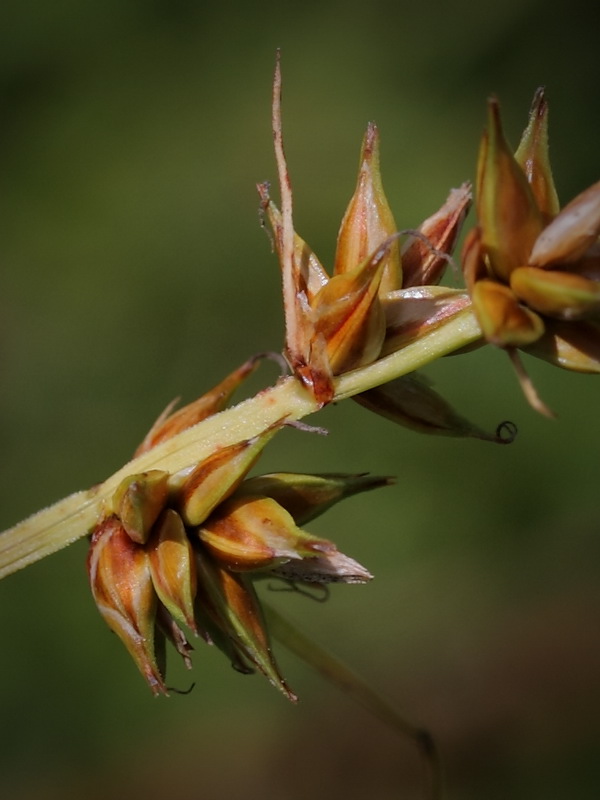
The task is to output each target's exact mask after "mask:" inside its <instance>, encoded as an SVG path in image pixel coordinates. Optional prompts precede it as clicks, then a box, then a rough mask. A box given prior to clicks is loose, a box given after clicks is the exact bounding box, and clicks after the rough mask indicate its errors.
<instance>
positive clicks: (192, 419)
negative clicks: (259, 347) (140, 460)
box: [134, 358, 259, 456]
mask: <svg viewBox="0 0 600 800" xmlns="http://www.w3.org/2000/svg"><path fill="white" fill-rule="evenodd" d="M258 363H259V361H258V359H257V358H250V359H248V361H245V362H244V363H243V364H242V365H241V366H240V367H238V368H237V369H236V370H234V371H233V372H232V373H231V374H230V375H228V376H227V377H226V378H224V379H223V380H222V381H221V382H220V383H218V384H217V385H216V386H215V387H214V388H213V389H211V390H210V391H209V392H207V393H206V394H204V395H202V397H199V398H198V399H197V400H195V401H194V402H193V403H190V404H189V405H187V406H184V407H183V408H180V409H179V410H178V411H175V412H173V413H171V410H172V408H173V405H174V404H175V402H177V401H174V402H173V403H170V404H169V405H168V406H167V408H166V409H165V411H163V413H162V414H161V415H160V416H159V418H158V419H157V420H156V422H155V423H154V425H153V426H152V428H151V429H150V431H149V432H148V433H147V434H146V436H145V438H144V441H143V442H142V443H141V444H140V446H139V447H138V449H137V450H136V451H135V454H134V455H135V456H139V455H141V454H142V453H146V452H147V451H148V450H151V449H152V448H153V447H155V446H156V445H157V444H159V442H163V441H165V440H166V439H170V438H171V437H172V436H175V434H177V433H181V431H184V430H186V429H187V428H191V427H192V425H196V424H197V423H198V422H201V421H202V420H203V419H206V418H207V417H210V416H212V415H213V414H216V413H217V412H218V411H222V410H223V409H224V408H225V406H226V405H227V404H228V403H229V401H230V400H231V396H232V395H233V393H234V392H235V390H236V389H237V388H238V387H239V386H240V385H241V384H242V383H243V382H244V380H245V379H246V378H247V377H248V376H249V375H251V374H252V373H253V372H254V370H255V369H256V367H257V365H258Z"/></svg>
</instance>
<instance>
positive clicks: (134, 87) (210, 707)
mask: <svg viewBox="0 0 600 800" xmlns="http://www.w3.org/2000/svg"><path fill="white" fill-rule="evenodd" d="M588 9H589V4H583V3H582V2H570V3H568V4H564V5H563V4H558V3H555V4H548V3H541V2H531V1H530V2H523V0H521V1H520V2H517V1H516V0H506V1H505V2H503V3H491V2H484V3H480V4H479V5H477V6H474V5H473V3H472V2H470V0H469V1H467V0H464V1H463V2H450V3H445V4H439V7H438V6H437V5H436V4H433V5H432V4H423V3H410V4H409V3H403V2H400V3H392V2H373V3H360V4H359V3H354V2H337V3H327V2H320V3H311V2H305V3H302V4H300V3H298V4H276V3H273V2H270V0H267V2H262V3H260V4H258V3H256V4H254V3H241V2H238V3H234V2H230V3H221V4H218V5H217V4H213V5H208V6H207V5H205V4H201V3H198V2H191V0H187V1H186V0H177V1H176V2H169V0H154V2H151V1H148V2H141V1H140V2H133V1H131V2H115V1H114V0H113V2H106V0H87V2H81V1H80V0H79V1H78V2H75V0H71V1H70V2H69V0H63V2H55V3H47V2H34V0H32V1H31V2H24V3H20V2H16V0H12V1H11V2H5V3H3V5H2V10H1V11H0V87H1V92H2V104H3V112H2V117H1V118H2V123H1V129H2V144H1V146H0V159H1V162H2V164H1V169H0V174H1V176H2V179H1V186H2V191H1V193H0V194H1V197H2V208H1V214H0V218H1V220H2V225H1V238H0V242H1V244H0V257H1V260H2V270H1V278H0V281H1V283H0V363H1V367H2V371H1V375H2V380H1V382H0V442H1V448H2V455H3V470H2V489H1V503H0V509H1V512H0V527H1V528H5V527H8V526H10V525H11V524H13V523H14V522H16V521H17V520H18V519H20V518H22V517H24V516H26V515H27V514H29V513H31V512H33V511H35V510H37V509H38V508H39V507H41V506H43V505H45V504H48V503H50V502H52V501H54V500H55V499H58V498H59V497H61V496H63V495H65V494H68V493H70V492H71V491H74V490H75V489H78V488H83V487H86V486H88V485H91V484H93V483H95V482H97V481H100V480H102V479H103V478H104V477H106V476H107V475H108V474H110V473H111V472H112V471H114V469H116V468H117V467H118V466H120V464H121V463H122V462H123V461H124V460H125V459H127V458H128V457H129V455H130V453H131V452H132V450H133V449H134V448H135V446H136V445H137V443H138V442H139V441H140V440H141V438H142V437H143V435H144V433H145V431H146V429H147V428H148V427H149V425H150V424H151V422H152V421H153V419H154V417H155V416H156V415H157V414H158V412H159V411H160V410H161V409H162V408H163V407H164V406H165V405H166V404H167V402H169V401H170V400H171V399H172V398H173V397H174V396H177V395H181V396H182V398H183V399H184V400H190V399H192V398H193V397H195V396H196V395H198V394H199V393H201V392H202V391H203V390H205V389H206V388H208V387H209V386H210V385H212V383H214V382H216V381H217V380H218V379H219V378H220V377H221V376H222V375H223V374H224V373H225V372H227V371H229V370H230V369H231V368H233V367H234V366H236V365H237V364H238V363H240V362H241V361H242V360H244V359H245V358H246V357H247V356H248V355H249V354H251V353H252V352H257V351H261V350H264V349H267V348H271V349H277V348H279V347H280V346H281V340H282V318H281V317H282V315H281V310H280V307H279V286H278V282H279V277H278V267H277V264H276V260H275V258H274V256H273V255H272V254H271V252H270V247H269V242H268V240H267V238H266V236H265V235H264V233H263V232H262V231H261V230H260V228H259V225H258V216H257V207H258V202H257V197H256V194H255V190H254V184H255V183H256V182H257V181H262V180H265V179H270V180H273V181H274V180H275V168H274V163H273V157H272V153H271V133H270V107H269V104H270V81H271V74H272V68H273V62H274V51H275V48H276V47H277V46H280V47H281V48H282V50H283V70H284V125H285V135H286V143H287V154H288V159H289V163H290V169H291V173H292V180H293V183H294V190H295V204H296V223H297V227H298V228H299V230H300V232H301V233H302V235H303V236H305V237H306V238H307V239H308V241H309V242H310V243H311V244H312V245H313V247H314V248H315V250H317V252H318V253H319V254H320V255H321V257H322V259H323V261H324V262H325V263H330V262H331V258H332V255H333V251H334V246H335V236H336V233H337V227H338V224H339V220H340V218H341V215H342V213H343V210H344V207H345V205H346V202H347V200H348V198H349V196H350V193H351V192H352V189H353V184H354V180H355V169H356V166H357V159H358V151H359V146H360V139H361V136H362V133H363V129H364V127H365V125H366V122H367V121H368V120H369V119H371V118H373V119H375V120H376V121H377V122H378V124H379V126H380V129H381V136H382V166H383V177H384V183H385V187H386V191H387V194H388V197H389V199H390V203H391V205H392V207H393V209H394V212H395V215H396V219H397V221H398V224H399V225H400V226H401V227H411V226H415V225H417V224H418V223H419V222H420V221H421V219H422V218H424V217H425V216H427V215H428V214H430V213H431V212H432V211H433V210H435V209H436V208H437V206H438V205H439V204H440V203H441V201H442V199H443V198H444V197H445V195H446V193H447V191H448V189H449V188H450V186H453V185H457V184H459V183H460V182H462V181H463V180H464V179H466V178H469V177H472V176H473V171H474V164H475V158H476V148H477V143H478V138H479V135H480V132H481V129H482V125H483V120H484V108H485V98H486V96H487V95H488V94H489V93H491V92H495V93H497V94H498V96H499V97H500V98H501V102H502V106H503V113H504V117H505V120H506V127H507V131H508V134H509V136H510V137H511V139H512V141H513V142H515V143H516V140H517V138H518V136H519V133H520V131H521V129H522V127H523V126H524V124H525V120H526V114H527V109H528V105H529V101H530V98H531V96H532V94H533V91H534V89H535V88H536V86H538V85H539V84H542V83H543V84H545V85H546V87H547V91H548V95H549V98H550V103H551V142H552V157H553V163H554V168H555V173H556V179H557V183H558V187H559V192H560V195H561V197H562V198H563V200H565V201H567V200H568V199H570V198H571V197H572V196H573V195H574V194H575V193H577V192H578V191H580V190H582V189H583V188H585V187H586V186H587V185H589V184H590V183H592V182H593V181H595V180H597V179H598V175H599V173H600V155H599V151H598V148H597V145H596V142H597V138H598V133H599V131H600V113H599V109H600V86H599V84H598V80H597V41H598V32H599V31H598V23H597V22H596V20H595V19H593V18H591V17H590V16H589V15H590V14H591V12H590V11H589V10H588ZM528 367H529V368H530V370H531V373H532V375H533V376H534V378H535V380H536V383H537V385H538V388H539V389H540V391H541V393H542V395H543V397H544V399H545V400H546V401H547V402H548V403H549V404H550V405H551V406H552V407H553V408H554V409H555V410H556V411H557V412H558V414H559V420H558V421H557V422H549V421H548V420H545V419H541V418H538V417H537V416H536V415H535V414H534V413H533V412H532V411H530V410H529V409H528V407H527V406H526V404H525V402H524V401H523V399H522V397H521V396H520V393H519V390H518V388H517V386H516V382H515V380H514V377H513V375H512V373H511V370H510V368H509V365H508V363H507V359H506V358H505V357H503V354H501V353H498V352H495V351H492V350H485V351H480V352H478V353H476V354H473V355H469V356H462V357H457V358H454V359H446V360H445V361H444V362H443V363H440V364H438V365H436V366H435V367H433V368H432V369H431V370H430V374H431V375H432V377H434V379H435V380H436V382H437V385H438V387H439V388H440V389H443V390H444V391H446V392H447V393H448V395H449V396H450V397H451V398H452V399H453V400H454V401H455V403H456V405H457V406H458V407H459V408H461V410H463V411H464V412H465V413H467V414H469V415H470V416H471V417H472V418H473V419H475V420H476V421H477V422H479V423H480V424H482V425H487V426H488V427H489V428H493V427H494V426H495V425H496V424H497V423H498V422H499V421H501V420H502V419H505V418H511V419H513V420H514V421H515V422H516V423H517V424H518V425H519V428H520V435H519V438H518V440H517V441H516V443H515V444H513V445H512V446H511V447H496V446H493V445H490V444H484V443H480V442H462V441H453V440H447V439H429V438H425V437H420V436H418V435H416V434H412V433H410V432H407V431H404V430H401V429H394V428H393V427H392V426H391V425H390V424H389V423H386V422H384V421H383V420H380V419H378V418H376V417H374V416H371V415H369V414H367V413H366V412H365V411H364V410H363V409H361V408H359V407H357V406H354V405H353V404H352V403H345V404H343V405H342V406H340V407H337V408H333V409H328V410H327V411H326V412H324V413H323V414H322V416H320V417H319V418H318V420H319V423H320V424H324V425H326V426H327V427H328V428H329V430H330V435H329V437H328V438H327V439H321V438H319V437H311V436H309V435H308V434H301V433H299V432H297V431H290V432H285V433H284V434H282V435H281V437H279V438H278V439H277V440H276V441H275V442H274V443H273V444H272V445H270V447H269V449H268V451H267V453H266V454H265V456H264V458H263V461H262V464H261V466H262V467H263V468H264V469H290V470H306V471H311V470H312V471H324V470H327V469H329V470H340V469H343V470H347V471H357V472H360V471H364V470H369V471H372V472H375V473H380V474H393V475H397V476H398V482H397V485H396V486H395V487H393V488H390V489H386V490H381V491H380V492H377V493H373V494H372V495H366V496H361V497H359V498H355V499H353V500H350V501H348V502H347V504H346V506H345V507H343V506H342V507H339V508H336V509H334V510H332V511H331V512H329V513H328V514H327V515H326V516H325V517H324V518H323V519H322V520H319V521H318V523H315V524H314V525H313V529H314V530H315V531H316V532H320V533H323V534H325V535H328V536H330V537H331V538H334V539H335V540H336V541H337V542H338V544H339V545H340V547H341V548H342V549H344V550H345V551H346V552H348V553H349V554H351V555H354V556H355V557H356V558H358V559H359V560H360V561H362V562H363V563H365V564H367V565H368V566H369V568H370V569H371V570H372V571H373V572H374V574H375V575H376V576H377V580H376V581H375V582H373V583H372V584H371V585H369V586H367V587H338V588H336V589H335V590H334V591H333V592H332V597H331V600H330V602H329V603H328V604H326V605H324V606H321V605H317V604H315V603H311V602H310V601H308V600H301V599H300V598H298V597H290V598H288V597H283V596H277V595H276V596H274V597H273V598H271V599H272V600H273V601H274V602H277V603H279V604H280V605H281V607H283V608H285V609H288V610H289V613H290V615H292V616H293V617H294V618H295V619H297V620H298V621H299V622H300V624H301V625H302V626H303V628H304V629H305V630H307V631H310V632H312V633H313V634H314V636H315V638H317V639H319V640H320V641H322V642H325V643H327V644H329V645H330V646H331V647H332V648H333V649H334V650H335V651H337V652H338V653H340V654H341V655H343V656H345V657H346V658H347V659H348V660H349V661H350V662H351V663H352V664H353V665H355V666H356V667H357V668H358V669H359V670H360V671H362V673H363V674H364V675H365V677H366V678H367V679H368V680H369V681H371V682H372V684H373V685H374V686H377V687H378V688H380V689H381V690H382V691H383V692H384V693H386V694H388V695H389V696H390V698H391V699H392V700H393V701H394V702H395V703H396V704H397V705H399V706H400V707H401V708H403V709H405V711H406V713H407V714H408V715H409V716H410V717H412V718H414V719H415V720H419V721H420V722H421V723H422V724H423V725H426V726H427V727H428V728H429V729H431V730H432V732H433V733H434V734H435V735H436V736H437V738H438V740H439V743H440V746H441V748H442V751H443V753H444V756H445V760H446V766H447V778H448V797H449V798H451V800H476V798H477V799H479V798H483V797H485V798H486V800H487V799H489V798H507V797H510V798H523V799H525V798H527V799H528V800H530V799H531V798H544V799H545V800H547V799H548V798H561V799H562V798H565V799H566V798H573V797H577V798H578V799H579V800H580V799H581V798H592V797H596V796H597V791H598V785H600V768H599V767H598V763H599V758H600V752H599V749H598V746H597V739H598V734H599V733H600V730H599V726H598V718H599V716H600V704H599V703H598V696H599V694H600V693H599V692H598V674H599V672H600V641H599V636H598V627H597V624H596V623H597V615H598V602H599V599H600V598H599V593H598V588H597V586H598V578H599V577H600V569H599V567H598V556H599V555H600V547H599V545H598V507H597V506H598V471H597V458H596V451H597V447H598V442H600V422H599V420H598V417H596V415H595V411H596V408H597V405H598V398H599V392H600V387H599V386H598V384H597V379H596V378H593V377H584V376H577V375H570V374H567V373H562V372H559V371H558V370H553V369H551V368H550V367H548V366H546V365H544V364H541V363H538V362H528ZM264 370H265V371H264V379H265V382H269V381H271V380H272V379H273V378H274V371H273V369H272V368H269V367H268V366H267V367H265V368H264ZM257 385H258V384H257ZM85 551H86V547H85V544H84V543H83V542H80V543H78V544H76V545H74V546H72V547H71V548H70V549H68V550H66V551H64V552H62V553H59V554H57V555H55V556H53V557H51V558H49V559H47V560H46V561H44V562H42V563H40V564H38V565H36V566H34V567H31V568H30V569H27V570H26V571H25V572H23V573H20V574H17V575H15V576H12V577H11V578H9V579H7V580H6V581H4V582H2V583H1V584H0V632H1V635H2V639H3V642H4V644H3V648H2V657H1V659H0V686H1V687H2V688H1V689H0V791H2V794H3V796H6V797H10V798H15V799H17V800H29V798H35V799H36V800H50V798H64V797H67V796H76V795H79V796H85V797H87V798H90V800H95V798H101V797H105V796H107V795H108V796H111V797H115V798H120V797H126V796H129V794H139V795H140V796H141V795H142V794H143V795H144V796H145V797H147V798H149V800H153V799H154V798H159V797H163V796H168V797H169V798H171V800H187V798H195V797H203V798H210V800H212V798H217V797H228V798H234V800H237V798H240V799H241V798H245V800H254V798H259V797H260V798H265V797H266V798H271V797H273V798H275V797H276V798H285V799H286V800H299V799H300V798H305V797H307V796H311V797H313V798H319V799H320V798H325V797H328V798H332V797H344V798H356V799H357V800H358V798H364V797H367V796H368V797H370V798H373V799H374V800H387V798H392V797H402V798H417V797H422V790H421V788H420V784H419V777H420V776H419V772H418V764H417V759H416V757H415V755H414V752H413V751H412V750H411V748H410V746H409V745H407V744H405V743H402V742H400V743H399V742H398V741H397V739H395V738H394V736H393V734H391V733H390V732H389V731H387V730H385V729H382V727H381V726H380V725H379V724H378V723H377V722H374V721H372V720H371V719H370V718H369V717H368V716H367V715H366V714H364V713H363V712H361V711H360V710H357V709H355V708H354V707H353V706H352V705H351V704H350V703H348V702H346V701H345V700H344V699H343V698H340V697H338V696H337V695H336V694H335V692H334V691H333V690H331V689H330V688H328V687H326V686H323V685H322V684H321V683H320V682H319V681H318V680H317V679H316V678H314V677H313V676H312V675H311V674H310V672H309V671H308V670H307V669H305V668H304V667H303V666H302V665H299V664H298V662H297V661H295V660H293V659H291V658H289V657H287V656H286V655H285V654H282V656H281V661H282V664H283V666H284V669H285V672H286V675H287V676H288V679H289V681H290V683H291V685H292V686H293V687H294V689H295V690H296V691H297V692H298V693H299V694H300V696H301V699H302V702H301V704H300V705H299V706H298V707H297V708H294V707H291V706H289V705H287V704H286V702H285V701H284V700H283V699H282V698H281V697H279V696H278V695H277V694H276V693H275V692H274V691H273V690H272V689H271V688H270V687H269V686H268V685H267V683H266V682H265V681H263V680H262V679H260V678H258V677H254V678H244V677H242V676H240V675H238V674H236V673H234V672H233V671H232V670H231V669H230V668H229V666H228V664H227V663H226V661H225V660H224V659H223V657H222V656H220V654H219V653H216V652H212V650H210V649H209V648H206V647H204V646H202V644H198V646H197V652H196V657H195V668H194V672H193V673H192V675H191V676H190V675H187V674H184V673H183V671H182V670H181V669H179V667H178V665H176V664H175V663H174V660H173V665H174V669H173V671H172V676H171V677H170V683H171V684H173V685H176V686H181V687H182V688H185V687H186V686H187V685H189V682H190V680H195V681H196V684H197V685H196V688H195V691H194V692H193V693H192V694H191V695H189V696H186V697H178V696H173V697H172V698H170V699H169V700H163V699H161V700H159V701H153V700H152V698H151V696H150V692H149V691H148V689H147V688H146V687H145V685H144V684H143V681H142V679H141V678H140V677H139V676H138V674H137V672H136V670H135V668H134V667H133V666H132V664H131V663H130V662H129V659H128V657H127V655H126V653H125V651H124V649H123V648H122V646H121V645H120V643H119V642H118V641H117V640H116V637H114V636H111V635H110V634H109V632H108V629H107V628H106V626H105V625H104V623H103V622H102V620H101V619H100V617H99V616H98V614H97V613H96V611H95V609H94V607H93V603H92V601H91V598H90V597H89V595H88V590H87V585H86V577H85V571H84V560H85Z"/></svg>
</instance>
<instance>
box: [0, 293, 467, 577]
mask: <svg viewBox="0 0 600 800" xmlns="http://www.w3.org/2000/svg"><path fill="white" fill-rule="evenodd" d="M480 336H481V331H480V328H479V325H478V324H477V321H476V320H475V317H474V316H473V314H472V312H471V311H470V310H469V309H466V310H464V311H461V312H460V313H458V314H457V315H456V316H455V317H454V318H453V319H451V320H449V321H447V322H445V324H444V325H441V326H440V327H439V328H437V329H435V330H433V331H431V332H430V333H428V334H427V335H425V336H423V337H422V338H421V339H419V340H417V341H415V342H413V343H412V344H409V345H407V346H406V347H403V348H402V349H401V350H398V351H397V352H395V353H392V354H391V355H389V356H385V357H384V358H381V359H379V360H378V361H376V362H375V363H373V364H369V365H368V366H366V367H362V368H361V369H357V370H353V371H352V372H348V373H346V374H344V375H340V376H339V378H336V380H335V397H334V400H335V401H339V400H344V399H345V398H347V397H352V395H355V394H359V393H360V392H364V391H366V390H367V389H372V388H373V387H374V386H379V385H380V384H382V383H387V381H390V380H393V379H394V378H397V377H399V376H401V375H406V374H407V373H409V372H413V371H414V370H416V369H419V368H420V367H422V366H424V365H425V364H428V363H430V362H431V361H435V360H436V359H438V358H440V357H441V356H444V355H447V354H448V353H451V352H453V351H455V350H459V349H461V348H462V347H465V346H467V345H469V344H471V343H472V342H474V341H476V340H477V339H479V338H480ZM318 409H319V406H318V404H317V403H316V402H315V400H314V398H313V397H312V395H311V394H310V393H309V392H308V391H307V390H306V389H305V388H304V387H303V386H302V385H301V384H300V382H299V381H298V380H297V379H296V378H294V377H290V378H285V379H282V380H280V381H279V382H278V383H277V384H276V385H275V386H273V387H271V388H270V389H266V390H265V391H263V392H259V393H258V394H257V395H256V396H255V397H251V398H249V399H248V400H244V401H243V402H241V403H239V404H238V405H236V406H233V407H232V408H228V409H226V410H225V411H221V412H220V413H219V414H215V415H214V416H212V417H208V418H207V419H205V420H203V421H202V422H199V423H198V424H197V425H194V426H193V427H191V428H188V429H187V430H185V431H182V432H181V433H179V434H177V435H176V436H173V437H172V438H171V439H168V440H167V441H164V442H161V443H160V444H158V445H156V447H154V448H152V450H149V451H148V452H147V453H144V454H143V455H141V456H139V457H138V458H136V459H134V460H133V461H130V462H129V463H128V464H125V466H123V467H122V468H121V469H119V470H118V471H117V472H115V473H114V474H113V475H111V477H110V478H108V479H107V480H106V481H105V482H104V483H102V484H100V485H98V486H96V487H94V488H92V489H88V490H87V491H81V492H76V493H75V494H72V495H69V496H68V497H65V498H64V499H63V500H60V501H59V502H58V503H55V504H54V505H52V506H49V507H48V508H45V509H43V510H42V511H39V512H38V513H37V514H34V515H33V516H31V517H29V518H28V519H26V520H24V521H23V522H19V523H18V524H17V525H15V526H14V527H13V528H9V529H8V530H7V531H4V533H1V534H0V578H4V577H5V576H7V575H10V574H11V573H12V572H16V571H17V570H19V569H22V568H23V567H26V566H28V565H29V564H33V563H35V562H36V561H39V560H40V559H42V558H45V557H46V556H48V555H50V554H51V553H54V552H56V551H57V550H60V549H61V548H63V547H66V546H67V545H69V544H72V543H73V542H75V541H76V540H77V539H80V538H81V537H83V536H85V535H86V534H88V533H89V532H90V531H91V530H92V529H93V527H94V526H95V525H96V523H97V522H98V520H99V519H100V518H101V517H102V515H103V513H104V509H105V507H106V503H107V500H108V499H109V498H110V497H111V496H112V494H113V493H114V491H115V489H116V488H117V486H118V485H119V484H120V482H121V481H122V480H123V478H124V477H126V476H127V475H131V474H133V473H138V472H144V471H146V470H149V469H162V470H165V471H167V472H170V473H175V472H179V471H181V470H185V469H189V468H190V467H192V466H194V465H195V464H197V463H198V462H200V461H202V460H203V459H205V458H206V457H207V456H209V455H211V453H213V452H214V451H215V450H217V449H218V448H220V447H224V446H227V445H230V444H234V443H235V442H239V441H242V440H244V439H249V438H251V437H252V436H256V435H258V434H259V433H261V432H263V431H264V430H265V429H266V428H268V427H269V426H271V425H273V424H274V423H276V422H277V421H278V420H281V419H286V420H288V421H290V422H293V421H296V420H299V419H301V418H302V417H305V416H307V415H308V414H312V413H314V412H315V411H318Z"/></svg>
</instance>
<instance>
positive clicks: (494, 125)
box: [477, 99, 543, 280]
mask: <svg viewBox="0 0 600 800" xmlns="http://www.w3.org/2000/svg"><path fill="white" fill-rule="evenodd" d="M488 109H489V114H488V131H487V138H486V139H485V144H484V145H482V150H483V156H482V159H481V170H480V172H481V174H480V180H479V194H478V198H477V211H478V215H479V225H480V227H481V236H482V238H481V242H482V247H483V251H484V253H485V255H486V257H487V258H488V259H489V263H490V267H491V269H492V271H493V272H494V273H495V274H496V275H497V276H498V277H499V278H502V279H503V280H507V279H508V278H509V276H510V273H511V272H512V271H513V269H515V268H516V267H522V266H523V265H524V264H527V262H528V258H529V254H530V253H531V248H532V247H533V243H534V242H535V240H536V239H537V237H538V235H539V234H540V231H541V230H542V225H543V223H542V217H541V213H540V210H539V209H538V207H537V204H536V202H535V199H534V196H533V193H532V191H531V187H530V186H529V183H528V182H527V179H526V177H525V175H524V173H523V170H522V169H521V167H520V165H519V164H518V163H517V162H516V160H515V157H514V156H513V154H512V152H511V150H510V148H509V146H508V144H507V142H506V139H505V138H504V133H503V131H502V125H501V123H500V111H499V108H498V103H497V101H496V100H494V99H492V100H490V102H489V105H488Z"/></svg>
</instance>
